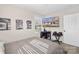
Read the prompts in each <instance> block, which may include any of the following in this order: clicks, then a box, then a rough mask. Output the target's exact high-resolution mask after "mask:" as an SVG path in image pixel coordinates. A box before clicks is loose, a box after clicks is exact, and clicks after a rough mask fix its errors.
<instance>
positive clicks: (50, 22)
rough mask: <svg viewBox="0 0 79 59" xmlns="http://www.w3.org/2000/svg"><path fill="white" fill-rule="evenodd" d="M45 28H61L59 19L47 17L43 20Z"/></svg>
mask: <svg viewBox="0 0 79 59" xmlns="http://www.w3.org/2000/svg"><path fill="white" fill-rule="evenodd" d="M42 25H43V27H59V17H58V16H56V17H46V18H43V19H42Z"/></svg>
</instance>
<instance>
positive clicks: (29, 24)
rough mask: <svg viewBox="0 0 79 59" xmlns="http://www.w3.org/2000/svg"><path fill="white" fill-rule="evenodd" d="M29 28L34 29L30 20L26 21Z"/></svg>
mask: <svg viewBox="0 0 79 59" xmlns="http://www.w3.org/2000/svg"><path fill="white" fill-rule="evenodd" d="M26 24H27V29H32V22H31V21H30V20H27V21H26Z"/></svg>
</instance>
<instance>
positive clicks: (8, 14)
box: [0, 5, 38, 42]
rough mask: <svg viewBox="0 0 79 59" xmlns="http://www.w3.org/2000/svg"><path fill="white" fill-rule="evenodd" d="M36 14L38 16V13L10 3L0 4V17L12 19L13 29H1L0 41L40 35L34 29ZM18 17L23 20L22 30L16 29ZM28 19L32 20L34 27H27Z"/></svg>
mask: <svg viewBox="0 0 79 59" xmlns="http://www.w3.org/2000/svg"><path fill="white" fill-rule="evenodd" d="M34 16H36V14H34V13H32V12H30V11H28V10H24V9H21V8H18V7H14V6H10V5H9V6H7V5H4V6H0V17H1V18H10V19H11V30H4V31H0V41H4V42H12V41H16V40H21V39H25V38H29V37H33V36H38V35H37V32H35V29H34V26H35V21H34ZM16 19H21V20H23V22H24V23H23V25H24V27H23V29H22V30H16V22H15V21H16ZM28 19H29V20H31V21H32V29H26V24H25V22H26V20H28Z"/></svg>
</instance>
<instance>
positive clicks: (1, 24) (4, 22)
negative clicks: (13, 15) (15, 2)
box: [0, 18, 11, 30]
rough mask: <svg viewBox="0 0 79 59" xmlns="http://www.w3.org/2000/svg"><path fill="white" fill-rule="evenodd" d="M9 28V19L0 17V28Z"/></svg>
mask: <svg viewBox="0 0 79 59" xmlns="http://www.w3.org/2000/svg"><path fill="white" fill-rule="evenodd" d="M10 29H11V19H8V18H0V30H10Z"/></svg>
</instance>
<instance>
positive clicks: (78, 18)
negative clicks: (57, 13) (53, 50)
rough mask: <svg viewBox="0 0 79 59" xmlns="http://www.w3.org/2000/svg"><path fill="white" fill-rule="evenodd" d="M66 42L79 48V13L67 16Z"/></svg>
mask: <svg viewBox="0 0 79 59" xmlns="http://www.w3.org/2000/svg"><path fill="white" fill-rule="evenodd" d="M63 18H64V29H65V32H64V42H65V43H67V44H71V45H74V46H78V47H79V13H77V14H71V15H65V16H64V17H63Z"/></svg>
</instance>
